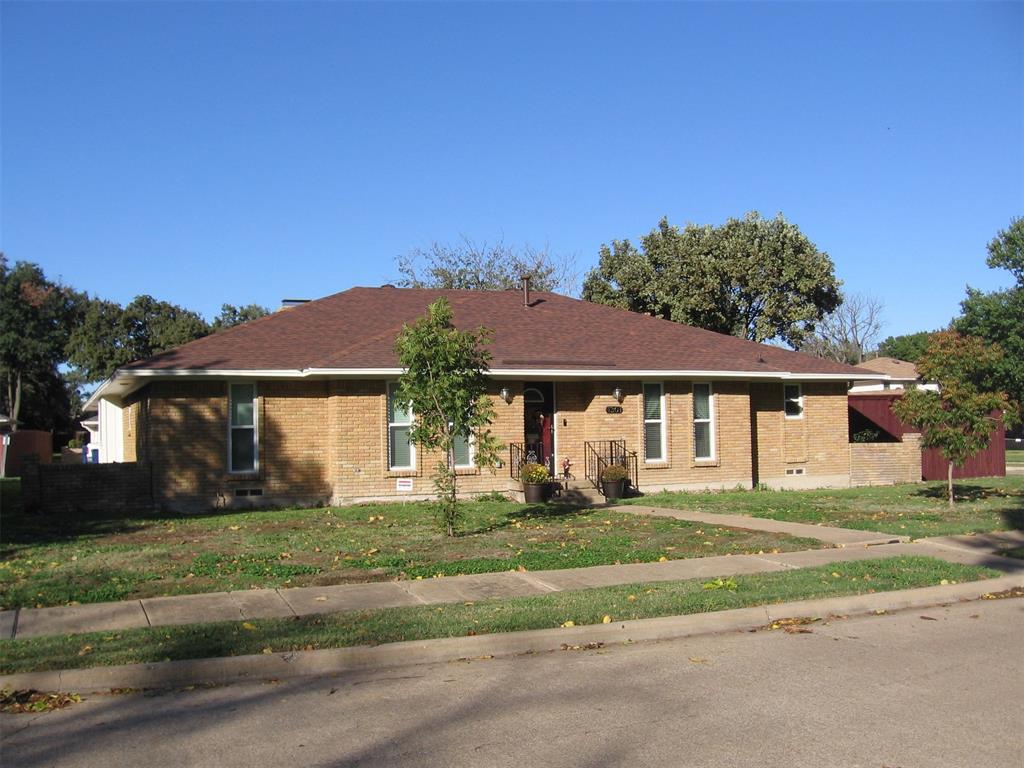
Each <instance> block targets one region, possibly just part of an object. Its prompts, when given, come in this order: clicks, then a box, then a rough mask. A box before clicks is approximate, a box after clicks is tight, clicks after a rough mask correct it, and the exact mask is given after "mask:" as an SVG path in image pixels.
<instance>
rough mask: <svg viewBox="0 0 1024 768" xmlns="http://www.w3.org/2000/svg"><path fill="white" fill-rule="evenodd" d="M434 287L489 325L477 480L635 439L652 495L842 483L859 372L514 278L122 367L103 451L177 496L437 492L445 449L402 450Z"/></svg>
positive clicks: (184, 504) (354, 308) (102, 405)
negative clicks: (397, 388)
mask: <svg viewBox="0 0 1024 768" xmlns="http://www.w3.org/2000/svg"><path fill="white" fill-rule="evenodd" d="M442 296H443V297H445V298H447V299H448V301H449V302H450V303H451V306H452V309H453V311H454V315H455V322H456V324H457V325H458V326H459V327H462V328H475V327H479V326H486V327H488V328H490V329H492V331H493V333H494V339H493V343H492V344H491V346H490V351H491V353H492V355H493V360H492V362H491V370H490V377H491V380H492V385H491V391H490V395H491V397H492V399H493V401H494V406H495V413H496V418H495V421H494V424H493V425H492V431H493V433H494V434H495V436H496V437H497V438H498V439H500V440H501V441H503V442H504V443H506V444H507V445H508V446H509V450H508V452H507V454H506V456H507V457H508V458H507V459H506V461H505V462H504V464H503V466H501V467H499V468H497V469H494V470H490V469H480V468H477V467H475V466H474V465H473V447H472V445H471V444H468V443H467V444H464V445H462V446H460V447H459V449H458V450H457V451H456V453H457V458H456V461H457V462H458V463H459V465H460V467H461V470H462V474H463V477H462V479H461V481H460V488H461V490H462V491H464V492H466V493H480V492H486V491H492V490H497V491H502V492H505V491H509V490H513V489H516V488H518V483H517V481H516V480H515V478H516V477H517V476H518V474H517V473H518V464H519V461H520V459H521V458H522V457H523V456H524V455H527V454H529V452H530V450H531V449H530V446H529V445H527V443H530V442H533V441H535V440H537V439H538V438H539V437H540V438H544V437H546V438H547V444H548V445H550V452H551V454H552V455H551V456H549V457H544V458H546V459H549V460H550V465H551V466H553V467H555V468H558V469H561V467H562V462H563V460H564V459H569V460H570V461H571V462H572V465H573V468H572V471H573V474H574V475H575V476H576V477H577V478H579V479H581V480H582V479H583V478H584V477H585V476H588V475H589V474H591V473H592V470H591V469H590V465H591V464H592V462H591V461H589V460H588V459H592V458H593V457H594V456H595V455H599V454H604V455H607V453H608V452H609V451H614V450H619V449H618V448H614V447H612V446H620V447H621V448H624V449H625V450H626V452H627V453H628V454H629V455H630V456H631V457H632V456H633V455H635V463H636V477H637V481H638V486H639V488H640V490H642V491H656V490H659V489H663V488H666V489H702V488H728V487H735V486H742V487H745V488H749V487H752V486H756V485H758V484H761V483H764V484H768V485H771V486H776V487H781V486H789V487H824V486H847V485H850V448H849V443H848V418H847V388H848V386H849V383H850V382H851V381H853V380H854V379H856V378H860V377H861V375H862V372H861V371H859V370H858V369H856V368H852V367H849V366H846V365H842V364H839V363H835V362H831V361H826V360H821V359H818V358H815V357H811V356H809V355H805V354H801V353H798V352H792V351H788V350H784V349H780V348H778V347H772V346H766V345H762V344H755V343H753V342H749V341H745V340H743V339H739V338H735V337H733V336H725V335H721V334H717V333H713V332H710V331H705V330H701V329H698V328H692V327H689V326H685V325H680V324H678V323H673V322H669V321H667V320H661V319H656V318H652V317H648V316H646V315H640V314H636V313H632V312H628V311H625V310H620V309H615V308H612V307H607V306H601V305H598V304H591V303H588V302H584V301H578V300H576V299H570V298H567V297H564V296H559V295H556V294H551V293H533V294H526V295H524V294H523V293H520V292H518V291H493V292H475V291H449V290H426V289H400V288H392V287H383V288H353V289H351V290H348V291H344V292H342V293H338V294H335V295H333V296H328V297H326V298H323V299H320V300H318V301H312V302H308V303H305V304H301V305H299V306H295V307H291V308H288V309H283V310H281V311H279V312H277V313H275V314H273V315H270V316H268V317H264V318H261V319H258V320H254V321H252V322H250V323H246V324H244V325H242V326H239V327H237V328H233V329H230V330H227V331H223V332H221V333H216V334H213V335H211V336H207V337H205V338H203V339H199V340H198V341H194V342H191V343H189V344H186V345H184V346H181V347H179V348H177V349H174V350H171V351H169V352H166V353H163V354H160V355H157V356H156V357H153V358H151V359H149V360H143V361H140V362H136V363H132V364H130V365H127V366H124V367H123V368H121V369H119V370H118V371H117V372H116V373H115V374H114V376H113V377H112V378H110V379H109V380H107V381H106V382H104V383H103V384H102V385H101V386H100V387H99V388H98V389H97V390H96V392H95V393H94V394H93V395H92V397H91V398H90V400H89V404H88V405H89V407H91V408H96V409H97V410H98V413H99V421H100V427H101V429H100V431H101V435H102V445H103V451H104V454H105V456H106V457H107V460H115V461H117V460H123V461H125V462H133V461H140V462H141V461H145V462H150V463H151V465H152V468H153V470H152V471H153V489H154V494H155V497H156V501H157V503H159V504H162V505H164V506H167V507H178V508H202V507H210V506H215V505H219V506H230V505H233V504H235V503H253V502H257V503H261V504H308V503H311V502H330V503H345V502H352V501H358V500H365V499H379V498H388V497H405V498H409V497H410V496H411V497H425V496H429V495H431V494H432V493H433V489H432V481H431V478H430V475H431V471H432V468H433V466H434V464H435V463H436V461H437V456H436V455H433V454H426V453H425V452H424V451H422V450H419V449H418V448H417V447H416V446H415V445H410V444H409V441H408V432H409V424H410V423H411V420H412V419H413V418H414V415H413V414H410V413H408V410H407V409H406V408H405V407H404V405H403V404H402V403H400V402H396V401H395V400H394V397H393V392H394V385H395V381H396V380H397V378H398V376H399V374H400V373H401V371H400V369H399V367H398V361H397V358H396V356H395V352H394V342H395V337H396V335H397V334H398V332H399V331H400V330H401V328H402V325H403V323H408V322H411V321H412V320H414V319H415V318H417V317H419V316H422V315H423V314H424V312H425V311H426V309H427V305H428V304H429V303H430V302H431V301H433V300H435V299H437V298H439V297H442ZM867 378H872V379H875V380H886V379H887V378H888V377H887V375H886V374H875V375H874V376H871V377H867ZM544 430H549V431H548V432H547V433H546V435H542V434H541V432H543V431H544ZM538 445H541V446H543V445H544V440H543V439H542V440H541V441H540V442H538ZM538 450H542V449H538ZM254 497H255V498H254Z"/></svg>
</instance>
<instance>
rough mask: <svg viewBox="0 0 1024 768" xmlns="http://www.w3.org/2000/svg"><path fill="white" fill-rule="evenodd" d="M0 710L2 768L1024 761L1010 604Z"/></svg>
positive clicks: (876, 765) (1016, 633)
mask: <svg viewBox="0 0 1024 768" xmlns="http://www.w3.org/2000/svg"><path fill="white" fill-rule="evenodd" d="M801 629H807V630H810V631H807V632H787V631H784V630H782V629H776V630H764V631H759V632H755V633H737V634H730V635H720V636H705V637H700V638H693V639H688V640H680V641H673V642H664V643H650V644H636V645H628V646H615V647H606V648H600V649H579V650H574V649H569V650H565V651H561V652H554V653H547V654H540V655H534V656H524V657H518V658H510V659H477V660H469V661H460V662H452V663H448V664H435V665H429V666H419V667H407V668H401V669H395V670H392V671H389V672H374V673H362V674H347V675H344V676H339V677H333V678H318V679H307V680H294V681H290V682H287V683H262V684H245V685H234V686H227V687H221V688H208V689H193V690H185V691H176V692H172V693H161V694H157V695H151V694H139V693H134V694H121V695H102V696H91V697H89V698H88V699H86V700H85V701H84V702H82V703H81V704H78V705H75V706H73V707H71V708H69V709H66V710H62V711H57V712H50V713H45V714H40V715H3V716H0V725H2V729H3V740H2V748H3V751H2V755H0V758H2V763H3V765H5V766H18V767H19V768H35V767H37V766H62V767H65V766H69V765H75V766H102V767H103V768H118V767H120V766H125V767H128V766H130V767H131V768H137V767H138V766H160V767H161V768H163V767H164V766H211V767H216V768H221V767H224V768H229V767H230V766H245V767H246V768H252V766H256V765H268V766H270V765H274V766H276V765H288V766H325V767H326V766H356V765H359V766H434V765H437V766H441V765H443V766H475V767H479V766H515V767H516V768H526V767H527V766H588V767H589V766H595V767H596V766H620V765H621V766H626V765H629V766H632V765H643V766H705V767H707V766H747V765H756V766H785V768H798V767H799V766H815V768H818V767H820V766H850V767H851V768H853V767H859V766H866V767H868V766H869V767H870V768H883V767H884V768H914V767H916V766H943V767H944V768H949V767H952V766H965V767H968V766H986V767H987V768H1000V767H1001V766H1006V768H1021V766H1024V728H1022V725H1024V599H1009V600H982V601H976V602H971V603H962V604H957V605H953V606H950V607H947V608H933V609H928V610H924V611H920V610H919V611H912V612H904V613H900V614H895V615H884V616H871V617H863V618H855V619H841V620H834V621H831V622H829V623H823V622H818V623H814V624H811V625H807V626H806V627H801Z"/></svg>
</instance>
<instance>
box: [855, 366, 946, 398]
mask: <svg viewBox="0 0 1024 768" xmlns="http://www.w3.org/2000/svg"><path fill="white" fill-rule="evenodd" d="M856 367H857V368H859V369H861V370H863V371H864V372H865V373H866V374H868V375H877V374H879V373H881V374H885V375H886V376H888V377H889V378H888V380H886V381H879V380H877V379H875V378H864V379H858V380H857V381H854V382H853V386H852V387H850V392H851V393H856V394H860V393H862V392H887V391H890V390H894V389H907V388H909V387H918V388H919V389H931V390H938V388H939V386H938V384H934V383H931V382H928V383H925V382H923V381H921V377H920V376H919V375H918V373H917V366H915V365H914V364H913V363H910V362H907V361H906V360H897V359H896V358H895V357H875V358H872V359H871V360H865V361H864V362H863V363H861V364H860V365H858V366H856Z"/></svg>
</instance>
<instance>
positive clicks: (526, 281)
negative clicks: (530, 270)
mask: <svg viewBox="0 0 1024 768" xmlns="http://www.w3.org/2000/svg"><path fill="white" fill-rule="evenodd" d="M522 281H523V306H524V307H528V306H530V276H529V275H523V277H522Z"/></svg>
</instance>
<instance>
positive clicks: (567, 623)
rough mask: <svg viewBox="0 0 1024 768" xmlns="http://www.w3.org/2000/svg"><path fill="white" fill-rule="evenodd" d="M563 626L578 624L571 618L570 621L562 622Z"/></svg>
mask: <svg viewBox="0 0 1024 768" xmlns="http://www.w3.org/2000/svg"><path fill="white" fill-rule="evenodd" d="M562 626H563V627H575V626H576V622H575V621H572V620H571V619H570V620H569V621H565V622H562Z"/></svg>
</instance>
